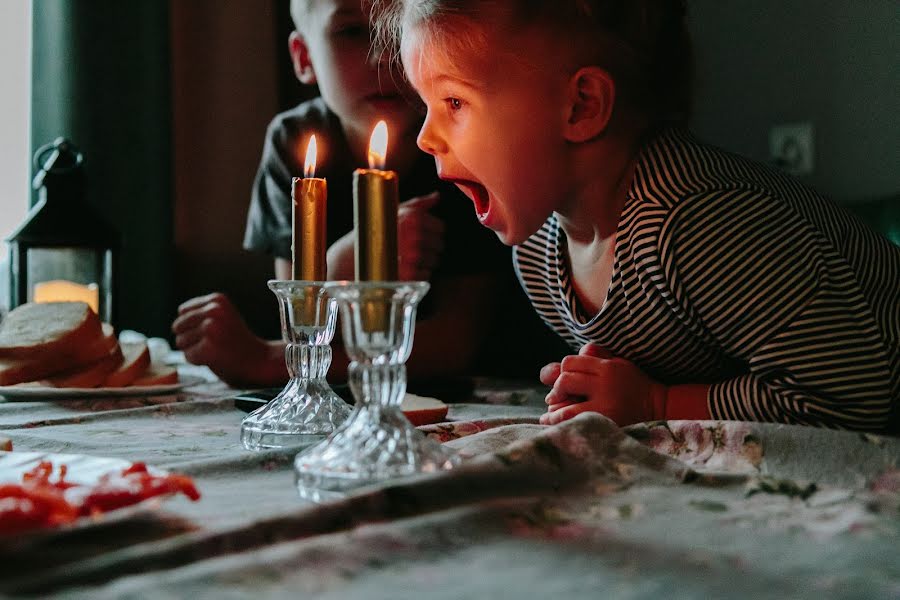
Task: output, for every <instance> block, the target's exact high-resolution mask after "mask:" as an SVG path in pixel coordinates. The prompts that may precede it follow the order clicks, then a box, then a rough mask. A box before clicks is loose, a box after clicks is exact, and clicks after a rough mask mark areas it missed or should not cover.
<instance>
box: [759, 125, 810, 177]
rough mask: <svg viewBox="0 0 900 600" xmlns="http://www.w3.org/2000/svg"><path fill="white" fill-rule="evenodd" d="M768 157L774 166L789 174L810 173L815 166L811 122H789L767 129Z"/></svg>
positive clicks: (800, 174)
mask: <svg viewBox="0 0 900 600" xmlns="http://www.w3.org/2000/svg"><path fill="white" fill-rule="evenodd" d="M769 157H770V158H771V160H772V162H773V163H774V164H775V166H776V167H778V168H779V169H781V170H783V171H786V172H787V173H790V174H791V175H794V176H802V175H810V174H811V173H812V172H813V168H814V166H815V140H814V138H813V125H812V123H809V122H805V123H789V124H785V125H776V126H775V127H773V128H772V129H771V130H770V131H769Z"/></svg>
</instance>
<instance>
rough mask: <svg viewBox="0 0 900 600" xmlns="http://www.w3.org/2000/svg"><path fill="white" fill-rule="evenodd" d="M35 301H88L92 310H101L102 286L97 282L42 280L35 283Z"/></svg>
mask: <svg viewBox="0 0 900 600" xmlns="http://www.w3.org/2000/svg"><path fill="white" fill-rule="evenodd" d="M34 301H35V302H86V303H87V304H88V306H90V307H91V310H93V311H94V312H99V309H100V287H99V286H98V285H97V284H96V283H89V284H87V285H81V284H80V283H75V282H72V281H66V280H65V279H54V280H52V281H41V282H40V283H36V284H34Z"/></svg>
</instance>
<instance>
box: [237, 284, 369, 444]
mask: <svg viewBox="0 0 900 600" xmlns="http://www.w3.org/2000/svg"><path fill="white" fill-rule="evenodd" d="M323 284H324V282H322V281H294V280H284V281H280V280H273V281H269V288H270V289H271V290H272V291H273V292H275V295H276V296H277V297H278V306H279V312H280V314H281V333H282V337H283V338H284V341H285V342H287V347H286V348H285V352H284V356H285V362H286V363H287V370H288V374H289V375H290V377H291V379H290V381H288V383H287V385H285V386H284V389H282V390H281V392H280V393H279V394H278V395H277V396H276V397H275V398H273V399H272V400H271V401H270V402H268V403H266V404H265V405H264V406H261V407H260V408H258V409H256V410H255V411H253V412H252V413H250V414H249V415H247V416H246V417H245V418H244V420H243V421H242V422H241V443H242V444H243V446H244V448H247V449H248V450H263V449H266V448H284V447H292V446H304V445H309V444H311V443H315V442H318V441H321V440H322V439H324V438H325V437H326V436H328V435H329V434H331V433H333V432H334V431H335V430H336V429H337V427H338V426H339V425H340V424H341V423H343V422H344V421H345V420H346V419H347V417H348V416H349V415H350V413H351V411H352V408H351V407H350V405H348V404H347V403H346V402H344V400H343V399H341V397H340V396H338V395H337V394H336V393H335V392H334V390H332V389H331V386H330V385H328V382H327V381H325V374H326V373H327V372H328V367H329V366H330V365H331V340H332V338H333V337H334V329H335V323H336V321H337V304H336V302H335V300H334V299H333V298H330V297H327V296H326V295H325V294H324V293H323Z"/></svg>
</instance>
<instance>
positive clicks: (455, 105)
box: [445, 98, 462, 112]
mask: <svg viewBox="0 0 900 600" xmlns="http://www.w3.org/2000/svg"><path fill="white" fill-rule="evenodd" d="M445 102H446V103H447V106H448V107H450V110H452V111H454V112H456V111H458V110H460V109H461V108H462V100H460V99H459V98H447V99H446V100H445Z"/></svg>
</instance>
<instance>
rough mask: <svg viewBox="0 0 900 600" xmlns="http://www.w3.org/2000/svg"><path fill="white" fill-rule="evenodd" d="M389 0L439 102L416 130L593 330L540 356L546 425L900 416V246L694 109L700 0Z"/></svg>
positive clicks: (886, 425) (563, 308)
mask: <svg viewBox="0 0 900 600" xmlns="http://www.w3.org/2000/svg"><path fill="white" fill-rule="evenodd" d="M377 8H378V10H377V11H376V14H377V15H378V23H379V28H380V31H381V32H382V33H383V34H387V35H389V36H391V37H393V41H394V42H399V48H400V57H401V58H402V61H403V65H404V68H405V70H406V73H407V76H408V78H409V79H410V81H411V83H412V84H413V86H414V87H415V88H416V90H417V91H418V93H419V95H420V96H421V98H422V100H423V102H424V104H425V106H426V108H427V117H426V120H425V123H424V125H423V127H422V130H421V132H420V134H419V139H418V142H419V146H420V147H421V148H422V149H423V150H425V151H427V152H429V153H431V154H433V155H434V157H435V160H436V163H437V167H438V171H439V174H440V176H441V177H442V178H443V179H446V180H450V181H453V182H454V183H456V185H457V186H458V187H459V188H460V189H461V190H463V192H465V193H466V195H467V196H468V197H469V198H470V199H471V200H472V202H473V204H474V206H475V211H476V213H477V215H478V218H479V220H480V221H481V223H482V224H483V225H485V226H486V227H489V228H490V229H492V230H494V232H495V233H496V234H497V235H498V236H499V238H500V239H501V240H502V241H503V242H505V243H506V244H510V245H515V246H516V248H515V253H514V261H515V268H516V272H517V274H518V276H519V279H520V281H521V283H522V285H523V286H524V288H525V290H526V291H527V293H528V296H529V297H530V299H531V301H532V304H533V305H534V307H535V309H536V310H537V312H538V313H539V314H540V315H541V317H543V319H544V320H545V321H546V322H547V323H548V325H550V326H551V327H552V328H553V329H555V330H556V331H557V332H558V333H559V334H560V335H561V336H563V337H564V338H565V339H566V340H567V341H568V342H569V344H570V345H571V346H572V348H573V349H577V348H580V351H579V353H578V354H577V355H573V356H567V357H566V358H565V359H564V360H563V361H562V362H561V363H552V364H549V365H547V366H546V367H544V369H543V370H542V371H541V380H542V381H543V382H544V383H546V384H547V385H551V386H552V390H551V391H550V393H549V394H548V396H547V403H548V405H549V409H548V412H547V414H545V415H544V417H543V418H542V422H544V423H556V422H559V421H561V420H564V419H568V418H571V417H572V416H574V415H576V414H578V413H580V412H584V411H598V412H602V413H604V414H606V415H607V416H609V417H611V418H612V419H613V420H615V421H616V422H617V423H619V424H620V425H625V424H628V423H633V422H637V421H644V420H650V419H663V418H664V419H679V418H693V419H704V418H710V417H712V418H716V419H738V420H760V421H778V422H786V423H801V424H811V425H823V426H830V427H842V428H850V429H859V430H872V431H883V430H889V429H892V428H895V427H896V419H895V415H894V407H895V405H896V404H897V403H898V396H900V248H897V247H895V246H892V245H891V244H890V243H889V242H888V241H887V240H886V239H884V238H882V237H880V236H879V235H877V234H875V233H874V232H872V231H870V230H869V229H867V228H866V227H864V226H863V225H862V224H861V223H860V222H858V221H857V220H856V219H854V218H853V217H851V216H849V215H848V214H846V213H845V212H843V211H842V210H841V209H839V208H838V207H836V206H834V205H833V204H831V203H830V202H828V201H827V200H825V199H824V198H822V197H821V196H819V195H818V194H816V193H815V192H813V191H811V190H809V189H807V188H804V187H803V186H802V185H800V184H799V183H798V182H796V181H794V180H792V179H790V178H789V177H786V176H784V175H783V174H781V173H779V172H777V171H775V170H773V169H770V168H767V167H766V166H764V165H760V164H756V163H753V162H751V161H749V160H746V159H744V158H741V157H738V156H734V155H732V154H729V153H727V152H724V151H722V150H719V149H717V148H713V147H710V146H707V145H704V144H702V143H700V142H698V141H697V140H696V139H695V138H694V137H693V136H691V134H690V133H688V132H687V131H685V130H684V129H683V128H682V127H683V125H684V123H685V120H686V116H687V114H688V112H689V106H690V79H691V52H690V43H689V39H688V34H687V30H686V26H685V14H684V13H685V8H684V2H683V1H678V0H560V1H559V2H552V3H550V2H544V1H542V0H399V1H397V2H394V3H392V4H390V5H382V6H380V7H377Z"/></svg>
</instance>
